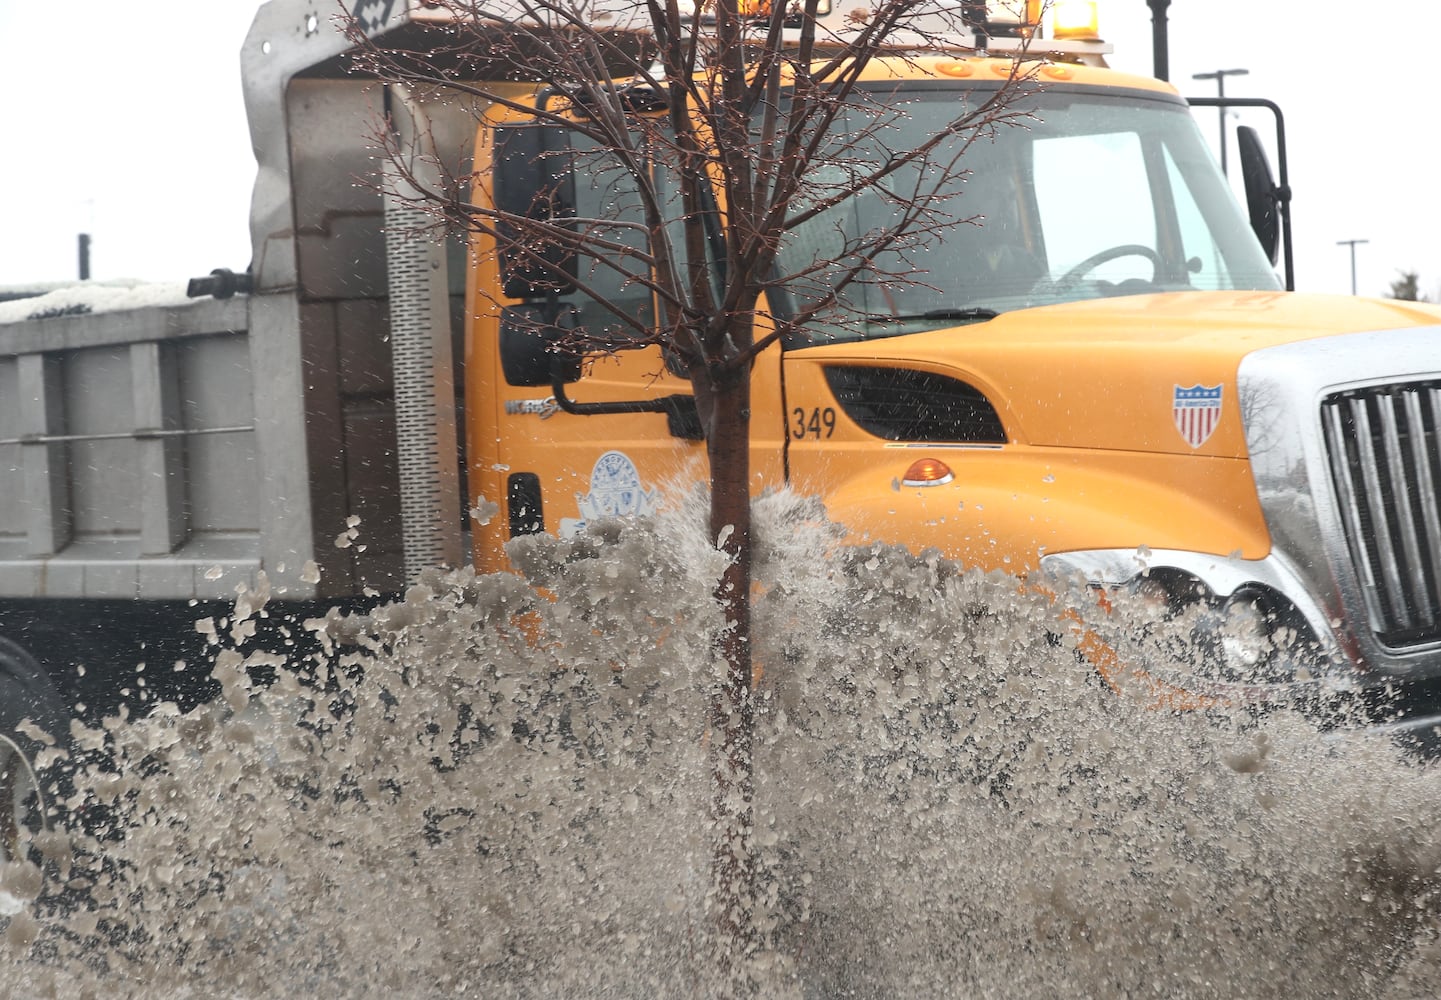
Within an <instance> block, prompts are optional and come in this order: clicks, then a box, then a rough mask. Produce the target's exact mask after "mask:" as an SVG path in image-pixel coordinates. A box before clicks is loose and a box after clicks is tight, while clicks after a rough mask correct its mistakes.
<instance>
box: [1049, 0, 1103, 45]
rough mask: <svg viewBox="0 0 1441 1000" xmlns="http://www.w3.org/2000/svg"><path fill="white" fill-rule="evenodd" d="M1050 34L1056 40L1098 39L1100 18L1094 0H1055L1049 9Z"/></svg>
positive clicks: (1099, 35)
mask: <svg viewBox="0 0 1441 1000" xmlns="http://www.w3.org/2000/svg"><path fill="white" fill-rule="evenodd" d="M1051 33H1052V34H1053V35H1055V37H1057V38H1069V39H1075V40H1083V39H1084V40H1096V39H1099V38H1100V37H1101V17H1100V14H1099V13H1098V11H1097V4H1096V0H1056V2H1055V5H1054V6H1053V7H1052V8H1051Z"/></svg>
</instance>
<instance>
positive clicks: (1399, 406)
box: [1321, 381, 1441, 649]
mask: <svg viewBox="0 0 1441 1000" xmlns="http://www.w3.org/2000/svg"><path fill="white" fill-rule="evenodd" d="M1438 417H1441V381H1427V382H1408V383H1404V384H1398V385H1381V386H1367V387H1365V388H1360V389H1353V390H1348V391H1346V392H1339V393H1335V394H1333V395H1331V396H1328V397H1327V398H1326V399H1325V400H1324V401H1323V402H1322V404H1321V425H1322V428H1323V429H1324V432H1325V438H1326V451H1327V456H1328V460H1329V462H1330V467H1331V479H1332V482H1333V484H1334V485H1335V488H1336V498H1337V501H1338V504H1339V509H1340V513H1341V520H1342V528H1343V530H1344V532H1345V535H1346V541H1347V545H1348V546H1349V548H1350V553H1351V559H1352V561H1353V563H1354V565H1355V568H1356V575H1357V578H1358V581H1359V583H1360V586H1361V591H1362V594H1363V595H1364V596H1365V601H1366V611H1367V614H1368V616H1369V618H1370V623H1371V629H1372V631H1374V632H1375V633H1376V637H1377V639H1378V640H1380V642H1381V643H1382V644H1384V645H1386V646H1388V647H1391V648H1393V649H1394V648H1398V647H1405V646H1415V645H1420V644H1423V643H1429V642H1434V641H1436V640H1438V639H1441V512H1438V510H1437V500H1436V487H1437V486H1438V485H1441V439H1438V436H1437V426H1438Z"/></svg>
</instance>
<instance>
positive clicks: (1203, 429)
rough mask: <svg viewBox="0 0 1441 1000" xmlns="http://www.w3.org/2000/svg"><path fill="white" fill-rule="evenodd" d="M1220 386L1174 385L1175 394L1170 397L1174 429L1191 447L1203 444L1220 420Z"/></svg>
mask: <svg viewBox="0 0 1441 1000" xmlns="http://www.w3.org/2000/svg"><path fill="white" fill-rule="evenodd" d="M1223 385H1224V383H1223ZM1222 387H1223V386H1222V385H1193V386H1191V387H1190V388H1189V389H1184V388H1182V387H1181V386H1179V385H1178V386H1176V392H1175V395H1173V396H1172V397H1171V416H1172V418H1173V419H1174V420H1175V421H1176V430H1178V431H1180V432H1181V437H1183V438H1184V439H1185V440H1186V443H1187V444H1188V445H1190V446H1191V447H1192V448H1199V447H1201V445H1203V444H1205V443H1206V439H1207V438H1209V437H1210V436H1211V432H1212V431H1214V430H1215V429H1216V425H1217V424H1219V423H1220V422H1221V390H1222Z"/></svg>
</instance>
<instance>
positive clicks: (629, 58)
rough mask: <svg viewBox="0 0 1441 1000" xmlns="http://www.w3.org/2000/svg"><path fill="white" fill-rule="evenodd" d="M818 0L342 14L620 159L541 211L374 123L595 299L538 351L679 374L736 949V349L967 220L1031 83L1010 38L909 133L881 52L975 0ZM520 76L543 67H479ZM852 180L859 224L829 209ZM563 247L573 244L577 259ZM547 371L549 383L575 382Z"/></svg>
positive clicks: (871, 308)
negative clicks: (689, 437)
mask: <svg viewBox="0 0 1441 1000" xmlns="http://www.w3.org/2000/svg"><path fill="white" fill-rule="evenodd" d="M824 2H825V0H801V2H799V3H795V4H792V5H782V4H776V3H766V2H764V0H762V2H760V3H755V2H753V0H705V2H704V3H702V4H699V5H694V6H693V5H692V4H691V3H689V2H687V0H635V3H634V5H633V6H624V5H622V6H619V7H607V8H605V9H604V10H598V9H596V8H594V7H592V6H590V5H587V4H586V3H584V2H581V0H498V2H497V3H495V4H490V3H484V2H476V0H438V2H437V3H436V4H435V5H434V6H436V7H439V8H443V9H444V10H446V11H448V12H449V13H450V14H451V16H452V17H453V19H454V23H455V25H456V31H455V33H454V34H453V35H452V36H450V39H451V40H450V42H449V44H447V45H446V46H445V47H444V48H443V50H442V49H432V50H430V51H427V52H422V53H416V52H414V51H401V50H399V49H387V48H385V47H383V46H382V45H376V44H373V43H370V44H368V45H367V42H366V39H365V38H364V37H363V35H362V34H361V32H360V31H359V29H358V28H356V27H355V26H354V25H352V32H353V34H354V37H355V40H356V42H357V44H358V45H360V46H361V49H362V51H363V52H365V53H366V54H365V56H364V57H363V58H362V60H361V65H362V67H363V68H364V69H365V70H366V71H367V72H370V73H373V74H375V75H376V76H377V77H379V78H380V79H381V80H384V81H387V82H389V83H393V84H397V85H402V86H404V87H406V88H412V89H427V90H431V89H439V90H441V91H444V92H445V93H448V94H450V95H453V96H454V97H455V98H456V99H474V100H475V101H476V102H477V106H478V107H483V108H485V109H486V113H488V114H491V115H498V116H504V115H506V114H510V115H511V116H512V117H515V116H523V117H524V119H525V120H528V121H530V122H533V123H536V124H538V125H541V126H552V127H556V128H563V129H564V130H566V132H567V134H568V135H569V136H571V137H573V143H574V146H573V147H572V148H568V149H567V151H566V155H568V156H571V157H573V159H572V160H571V161H570V162H571V163H572V164H574V165H576V166H577V167H578V169H577V171H576V172H577V173H578V174H579V173H582V172H583V173H586V174H590V175H592V176H601V175H607V176H612V177H614V176H621V177H623V178H624V179H625V185H624V187H625V188H626V190H627V192H628V193H627V194H626V195H625V197H626V198H628V199H631V200H632V201H633V202H634V204H633V205H632V208H633V209H634V210H633V211H627V212H621V211H619V210H615V211H607V212H604V213H601V214H600V215H598V216H595V217H575V216H574V215H572V214H567V213H565V212H558V211H552V210H551V209H550V207H546V206H541V208H542V209H543V210H539V211H537V210H534V209H535V208H536V206H535V205H534V204H526V205H521V206H515V205H511V204H507V203H506V202H505V201H504V199H503V198H499V197H497V198H496V199H495V200H493V201H492V200H488V199H487V198H484V197H472V194H471V191H470V185H469V184H468V183H466V181H467V179H466V178H454V177H453V178H448V179H447V181H446V182H445V183H442V184H435V183H427V181H426V178H425V177H424V176H423V175H422V173H421V172H420V171H417V170H416V169H415V166H416V163H417V158H418V157H419V158H421V159H423V158H424V157H423V154H422V153H418V152H417V150H416V149H414V148H411V147H410V146H409V145H408V144H407V143H406V142H404V141H402V140H400V139H398V138H396V137H395V135H394V134H393V133H392V132H391V131H389V130H380V131H379V132H378V133H377V138H378V140H379V141H380V142H381V143H382V144H383V145H384V147H385V148H384V153H385V156H386V158H387V159H388V160H389V161H390V163H391V165H392V166H393V168H394V169H396V170H397V171H399V173H400V175H401V177H402V178H403V179H404V181H405V183H406V187H407V188H408V189H409V190H411V191H412V192H414V193H415V197H418V198H424V199H426V200H428V201H429V202H430V203H431V204H432V206H433V208H434V209H435V210H436V211H438V212H441V213H443V214H444V215H445V216H446V217H447V219H448V221H449V222H450V223H452V224H453V225H454V226H456V227H459V228H460V229H462V230H463V231H465V232H466V233H468V234H469V237H470V239H471V240H472V243H473V244H474V245H481V246H486V247H489V246H491V245H492V244H493V246H494V249H495V251H496V252H497V253H498V254H499V255H500V256H501V257H502V258H503V259H505V260H508V261H509V265H508V266H509V267H510V268H511V270H512V271H515V270H522V271H526V272H528V273H529V276H530V277H529V280H531V281H532V282H535V281H540V282H545V281H550V282H553V283H554V284H555V286H556V288H561V287H567V288H574V289H578V291H579V292H580V293H581V294H582V295H584V296H586V297H588V298H589V299H590V300H592V302H593V305H594V307H595V308H594V310H593V312H594V316H592V317H591V318H590V319H588V320H587V321H586V322H584V323H577V322H574V321H568V322H561V321H560V320H558V319H557V318H556V317H555V316H554V315H546V316H540V317H538V318H537V319H536V321H535V323H536V331H535V332H536V334H537V335H538V336H542V335H543V336H547V337H550V338H551V340H552V341H553V343H552V345H551V349H552V350H554V351H556V352H559V353H560V354H562V355H570V356H573V357H579V356H584V355H590V356H595V355H597V354H605V353H609V352H615V351H620V350H625V349H632V348H637V347H645V346H653V345H658V346H660V347H661V348H662V350H663V352H664V355H665V357H666V359H667V363H668V364H669V365H670V366H671V367H672V368H673V370H674V371H675V372H676V373H677V374H681V375H683V376H684V377H687V378H688V379H689V381H690V384H691V387H692V389H693V393H694V403H695V408H696V414H697V416H698V418H699V423H700V427H701V430H702V431H703V434H704V439H705V446H706V454H707V457H708V459H709V473H710V528H711V532H712V537H713V538H715V540H716V545H717V546H718V547H719V548H720V549H721V550H723V551H724V553H725V554H726V555H727V556H728V558H729V562H728V569H727V570H726V572H725V574H724V577H723V578H722V579H721V580H720V581H719V583H718V585H717V588H716V596H717V599H718V600H719V601H720V603H721V605H722V606H723V608H724V616H725V622H726V627H725V629H724V632H723V634H722V635H721V636H720V637H719V639H718V643H717V653H718V665H719V667H720V668H721V669H720V670H719V671H718V673H719V674H720V676H719V677H718V679H717V681H716V683H715V688H714V697H713V702H712V705H713V707H712V720H711V721H712V732H713V745H714V747H715V757H714V778H715V809H716V815H717V820H718V822H717V827H718V831H719V832H718V838H719V839H718V841H717V848H716V867H715V878H716V899H717V901H718V904H717V905H718V912H719V914H720V920H721V922H722V925H723V926H724V927H725V928H727V929H728V931H729V932H731V933H732V934H733V936H734V939H735V940H738V941H740V942H741V943H742V947H743V948H750V947H752V946H754V944H755V938H754V934H753V932H752V930H751V928H750V926H749V917H748V914H749V909H750V907H749V903H750V893H751V888H752V869H751V861H750V860H749V859H750V858H751V857H752V856H753V854H752V851H751V843H750V837H751V822H752V796H753V789H752V777H751V754H752V739H753V732H754V722H755V702H754V696H753V676H752V661H751V647H750V632H751V618H750V614H751V610H750V596H751V517H750V495H749V494H750V468H749V455H748V447H749V413H750V374H751V370H752V366H753V364H754V362H755V360H756V358H757V356H758V355H759V354H760V353H761V352H762V351H764V350H766V349H767V348H769V347H772V346H773V345H774V344H775V343H776V342H777V341H781V340H787V341H792V342H794V341H801V342H805V341H807V340H817V339H821V338H823V337H824V336H825V333H824V331H825V330H826V329H831V330H835V329H837V328H838V327H839V326H843V325H844V324H847V323H856V322H860V321H862V320H864V319H866V318H867V317H866V314H869V313H875V312H876V311H878V306H877V305H876V303H884V302H885V301H886V300H888V299H889V298H890V296H891V294H892V292H893V291H894V290H895V289H898V288H901V287H903V286H907V285H913V284H916V283H921V284H924V283H925V280H926V275H925V268H924V266H922V264H921V263H920V262H919V257H920V255H921V254H922V253H923V252H924V250H925V248H926V247H927V246H928V245H929V244H930V243H931V242H932V241H933V240H934V238H935V237H936V235H937V234H938V232H939V231H940V230H942V229H944V228H946V227H951V226H957V225H967V224H978V223H979V222H981V220H980V219H979V218H978V217H975V216H973V215H971V214H968V213H967V212H966V206H965V204H964V199H958V198H957V195H958V193H959V191H960V190H961V188H962V187H963V185H962V184H960V183H959V182H960V181H961V180H962V179H963V178H964V173H965V168H964V164H963V159H964V154H965V151H966V149H967V148H968V147H969V146H971V145H972V144H973V143H976V142H986V141H988V140H989V139H990V137H991V136H992V135H993V133H994V131H995V130H996V129H998V128H1002V127H1010V126H1015V125H1019V124H1023V123H1024V119H1025V117H1026V116H1025V114H1024V113H1023V112H1022V111H1020V110H1016V109H1015V107H1014V97H1015V95H1016V94H1017V92H1018V91H1020V90H1023V89H1025V88H1026V87H1029V86H1030V85H1031V83H1032V82H1033V81H1032V80H1031V74H1030V73H1028V72H1027V70H1026V66H1027V65H1029V64H1026V63H1023V62H1022V61H1021V59H1020V57H1019V56H1017V57H1016V58H1015V59H1014V60H1013V62H1012V66H1011V70H1010V74H1009V79H1008V80H1007V81H1006V84H1007V85H1006V86H1003V87H1001V88H1000V89H999V90H995V89H992V90H977V91H976V92H975V94H976V95H978V96H975V97H973V98H972V99H971V101H970V103H957V104H954V105H951V106H950V107H949V108H948V110H947V111H946V113H945V114H946V117H944V118H943V119H942V120H941V121H940V123H939V127H934V125H932V126H931V127H929V129H928V130H927V131H925V132H924V133H923V134H921V133H918V132H917V131H916V129H915V128H914V127H913V126H911V125H910V124H909V121H910V109H909V108H908V106H907V103H906V101H905V100H899V99H897V97H896V94H895V84H894V80H895V78H894V76H891V77H890V80H891V83H890V84H889V85H888V84H887V83H886V79H887V77H886V74H883V73H877V72H876V61H877V60H878V59H879V58H880V57H882V56H885V55H897V54H900V55H902V56H903V57H904V53H906V52H911V53H915V52H919V51H921V50H924V49H926V48H928V47H931V46H933V45H938V44H940V43H939V41H938V39H939V38H940V37H942V36H946V35H947V34H948V33H949V35H950V36H951V37H957V36H960V37H965V38H970V37H971V34H972V29H979V26H980V24H981V22H980V20H979V19H978V18H977V9H978V6H979V8H981V9H982V10H983V8H984V5H983V4H982V5H977V4H974V3H962V4H959V5H941V4H936V3H933V2H930V0H878V2H877V3H875V4H874V5H873V6H871V7H870V8H868V9H862V8H859V7H856V8H853V9H852V10H851V11H850V12H849V14H848V15H847V16H846V17H845V18H844V21H845V26H844V28H843V29H841V30H827V29H824V28H822V27H821V20H820V19H819V18H818V16H817V13H818V10H820V9H821V5H822V3H824ZM827 9H828V5H827ZM951 9H954V10H955V11H956V13H954V14H952V13H949V11H950V10H951ZM981 38H982V41H984V36H983V35H981ZM517 78H523V79H524V80H527V81H532V82H534V84H535V85H536V89H532V90H528V91H521V90H518V89H517V88H516V86H515V85H514V83H513V82H510V83H502V82H484V81H487V80H489V79H494V80H496V81H501V80H508V81H514V80H516V79H517ZM537 92H539V93H540V96H537ZM582 147H583V149H584V152H579V151H578V150H581V149H582ZM494 155H495V156H496V157H503V156H505V155H509V154H508V153H507V151H505V150H501V149H497V150H496V151H495V153H494ZM522 155H527V156H530V157H531V158H533V159H541V158H544V157H547V156H550V155H556V154H554V153H552V152H547V151H546V150H544V149H538V148H532V149H529V150H528V151H523V153H522ZM477 162H480V159H479V156H478V157H477ZM486 180H487V179H486V178H482V187H484V184H485V182H486ZM607 183H609V182H607ZM551 194H553V192H552V193H551ZM548 197H550V194H547V193H546V192H544V191H542V193H541V197H540V198H539V199H538V200H542V201H543V200H546V198H548ZM532 200H536V199H532ZM862 201H864V203H865V206H866V207H865V209H864V213H863V215H864V219H865V220H866V221H865V223H864V224H861V225H856V224H844V225H843V224H842V223H841V221H840V220H841V217H842V214H843V213H860V212H861V210H860V209H859V208H857V206H858V204H859V203H860V202H862ZM552 207H553V206H552ZM856 217H859V216H858V215H857V216H856ZM577 256H579V257H582V258H583V259H584V260H585V262H586V264H585V266H583V267H580V268H579V269H576V268H575V267H574V264H573V261H574V259H575V258H576V257H577ZM618 286H624V287H629V288H637V289H644V290H645V291H646V292H647V293H648V295H650V296H652V297H653V299H654V301H655V302H656V303H657V308H656V311H655V316H654V318H653V319H652V318H650V317H644V318H642V317H637V316H636V315H635V314H634V311H633V310H628V309H626V308H625V307H624V306H623V304H621V303H618V302H616V301H614V298H615V296H614V294H613V290H614V289H615V288H616V287H618ZM781 306H783V308H782V307H781ZM871 318H874V317H871ZM559 327H563V328H564V329H563V330H562V331H559V332H558V331H557V329H556V328H559ZM562 381H564V380H563V379H558V380H557V392H558V394H559V395H560V396H561V398H562V400H563V405H569V401H566V400H564V394H563V391H562V390H561V385H560V383H561V382H562ZM664 405H670V406H673V405H675V404H674V403H673V402H668V403H666V404H664Z"/></svg>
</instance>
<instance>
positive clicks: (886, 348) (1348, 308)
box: [799, 292, 1441, 458]
mask: <svg viewBox="0 0 1441 1000" xmlns="http://www.w3.org/2000/svg"><path fill="white" fill-rule="evenodd" d="M1433 326H1434V327H1437V344H1438V350H1441V308H1437V307H1433V306H1427V305H1424V304H1417V303H1413V302H1398V301H1394V300H1389V299H1362V298H1350V297H1344V296H1334V295H1314V294H1299V293H1294V292H1174V293H1167V294H1160V295H1136V296H1127V297H1124V298H1110V299H1094V300H1088V301H1084V302H1073V303H1066V304H1063V305H1056V306H1043V307H1038V308H1034V309H1024V310H1018V311H1015V312H1009V313H1005V314H1004V315H1001V316H998V317H996V318H995V319H993V320H990V321H988V322H984V323H975V324H970V325H966V326H959V327H953V328H949V329H943V330H932V331H928V332H925V333H918V334H910V335H906V336H899V337H893V338H888V339H885V340H870V341H863V342H848V343H838V344H831V345H825V346H821V347H816V348H810V349H807V350H804V351H802V352H799V353H800V355H802V356H804V357H805V358H807V359H811V360H815V361H818V362H820V363H823V364H828V363H834V362H848V363H851V364H867V363H881V364H885V365H888V366H904V367H916V368H924V369H927V370H930V371H935V372H939V373H944V374H947V375H951V376H953V377H956V378H959V379H962V380H964V381H966V382H968V383H970V384H971V385H973V386H974V387H975V388H977V389H979V390H980V391H981V392H983V393H985V395H986V396H987V398H988V399H990V401H991V403H992V404H993V405H994V406H995V408H996V410H997V413H998V414H999V415H1000V417H1001V420H1002V423H1003V425H1004V426H1005V428H1006V432H1007V435H1008V438H1009V439H1010V440H1011V441H1013V442H1017V443H1028V444H1033V445H1044V446H1050V447H1063V448H1064V447H1073V448H1092V449H1095V448H1101V449H1111V450H1120V451H1144V452H1153V453H1180V454H1196V455H1207V456H1214V457H1231V458H1239V457H1244V456H1245V454H1246V445H1245V434H1244V429H1243V427H1242V424H1241V420H1240V406H1239V402H1238V400H1237V397H1236V372H1237V368H1238V366H1239V365H1240V363H1241V360H1242V359H1243V358H1244V357H1245V356H1246V355H1247V354H1249V353H1251V352H1252V351H1256V350H1260V349H1262V348H1266V347H1272V346H1275V345H1278V344H1289V343H1295V342H1298V341H1305V340H1313V339H1320V338H1326V337H1334V336H1339V335H1342V334H1347V333H1359V332H1363V331H1377V330H1393V329H1399V328H1406V327H1433ZM1217 387H1219V392H1218V391H1217ZM1188 389H1191V390H1194V391H1193V392H1191V393H1186V392H1184V390H1188ZM1205 390H1210V392H1209V393H1208V392H1206V391H1205ZM1196 407H1202V408H1205V409H1207V410H1208V412H1207V414H1206V415H1205V417H1204V419H1202V420H1200V421H1199V423H1198V422H1197V421H1196V420H1195V419H1191V420H1190V421H1189V422H1188V421H1187V419H1186V418H1185V417H1184V416H1183V415H1182V414H1181V412H1180V411H1185V410H1188V409H1194V408H1196ZM1212 411H1213V412H1212Z"/></svg>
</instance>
